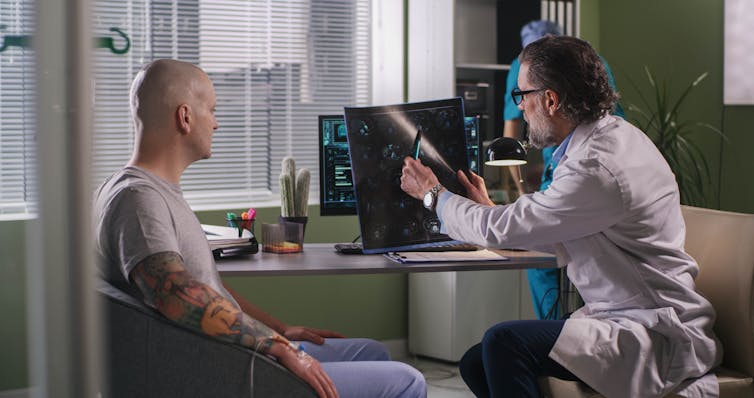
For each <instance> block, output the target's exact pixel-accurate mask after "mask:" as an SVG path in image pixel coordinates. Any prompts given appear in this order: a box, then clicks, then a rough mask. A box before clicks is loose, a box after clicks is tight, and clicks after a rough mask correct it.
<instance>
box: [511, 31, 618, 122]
mask: <svg viewBox="0 0 754 398" xmlns="http://www.w3.org/2000/svg"><path fill="white" fill-rule="evenodd" d="M520 62H521V64H528V65H529V74H528V78H529V83H530V84H531V85H532V86H533V87H535V88H547V89H550V90H552V91H554V92H555V93H557V94H558V96H559V98H560V104H561V111H562V112H563V116H564V117H565V118H566V119H568V120H570V121H572V122H575V123H578V124H580V123H589V122H593V121H595V120H597V119H599V118H601V117H603V116H605V115H606V114H608V113H612V112H613V110H614V108H615V104H616V103H617V102H618V98H619V96H618V94H617V93H616V92H615V91H613V89H612V88H611V87H610V84H609V82H608V78H607V73H606V72H605V66H604V64H603V63H602V60H601V58H600V56H599V55H597V53H596V52H595V51H594V48H592V46H591V45H590V44H589V43H587V42H585V41H583V40H580V39H577V38H575V37H569V36H552V35H547V36H544V37H542V38H541V39H539V40H537V41H534V42H532V43H531V44H529V45H528V46H526V48H524V51H523V52H522V53H521V56H520Z"/></svg>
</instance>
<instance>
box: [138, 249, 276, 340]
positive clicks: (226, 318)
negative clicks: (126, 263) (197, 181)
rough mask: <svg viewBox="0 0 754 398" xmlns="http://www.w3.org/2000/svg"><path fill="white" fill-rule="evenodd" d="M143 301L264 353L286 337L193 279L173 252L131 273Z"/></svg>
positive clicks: (175, 318)
mask: <svg viewBox="0 0 754 398" xmlns="http://www.w3.org/2000/svg"><path fill="white" fill-rule="evenodd" d="M131 279H132V280H133V281H134V282H135V283H136V285H137V286H138V287H139V289H140V290H141V292H142V293H143V294H144V300H145V301H146V303H147V304H148V305H150V306H152V307H154V308H156V309H157V310H158V311H159V312H160V313H162V314H163V315H165V316H166V317H167V318H169V319H171V320H173V321H175V322H177V323H179V324H181V325H183V326H186V327H188V328H191V329H194V330H199V331H202V332H204V333H205V334H208V335H210V336H215V337H217V338H219V339H221V340H225V341H230V342H234V343H238V344H241V345H243V346H246V347H249V348H252V349H255V350H258V351H260V352H262V353H267V352H268V351H269V348H270V347H271V346H272V344H273V343H276V342H277V343H282V344H290V342H288V340H287V339H285V337H283V336H281V335H279V334H278V333H277V332H275V331H274V330H272V329H271V328H269V327H268V326H267V325H265V324H264V323H262V322H259V321H258V320H256V319H253V318H251V317H249V316H248V315H246V314H245V313H243V311H241V309H240V308H238V307H237V306H236V305H235V304H234V303H233V302H231V301H230V300H228V299H226V298H225V297H223V296H222V295H221V294H219V293H218V292H216V291H215V290H213V289H212V288H211V287H209V286H207V285H205V284H204V283H202V282H199V281H197V280H196V279H194V278H193V277H192V276H191V275H190V274H189V273H188V271H186V268H185V267H184V265H183V260H182V259H181V257H180V256H179V255H178V253H175V252H164V253H157V254H153V255H151V256H149V257H147V258H146V259H144V261H142V262H141V263H139V264H138V265H137V266H136V267H135V268H134V270H133V271H132V272H131Z"/></svg>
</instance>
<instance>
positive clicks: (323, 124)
mask: <svg viewBox="0 0 754 398" xmlns="http://www.w3.org/2000/svg"><path fill="white" fill-rule="evenodd" d="M319 214H320V215H322V216H333V215H356V214H357V212H356V195H355V193H354V190H353V180H352V176H351V159H350V156H349V154H348V135H347V133H346V122H345V121H344V119H343V115H321V116H319Z"/></svg>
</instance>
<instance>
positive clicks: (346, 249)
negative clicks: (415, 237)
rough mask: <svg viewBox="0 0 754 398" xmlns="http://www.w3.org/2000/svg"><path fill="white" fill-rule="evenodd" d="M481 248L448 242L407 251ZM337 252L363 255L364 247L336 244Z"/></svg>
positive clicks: (464, 250) (455, 250) (472, 249)
mask: <svg viewBox="0 0 754 398" xmlns="http://www.w3.org/2000/svg"><path fill="white" fill-rule="evenodd" d="M479 249H480V247H479V246H477V245H473V244H471V243H458V242H448V243H438V244H436V245H433V246H429V247H422V248H418V249H409V250H406V251H412V252H471V251H475V250H479ZM335 250H336V251H337V252H338V253H343V254H361V253H362V246H361V243H336V244H335Z"/></svg>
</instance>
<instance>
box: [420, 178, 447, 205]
mask: <svg viewBox="0 0 754 398" xmlns="http://www.w3.org/2000/svg"><path fill="white" fill-rule="evenodd" d="M443 189H444V187H443V186H442V185H440V184H437V185H435V186H434V187H432V189H430V190H429V191H428V192H427V193H425V194H424V200H423V201H422V203H423V204H424V207H425V208H426V209H427V210H429V211H435V207H437V197H438V196H439V192H440V191H441V190H443Z"/></svg>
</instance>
